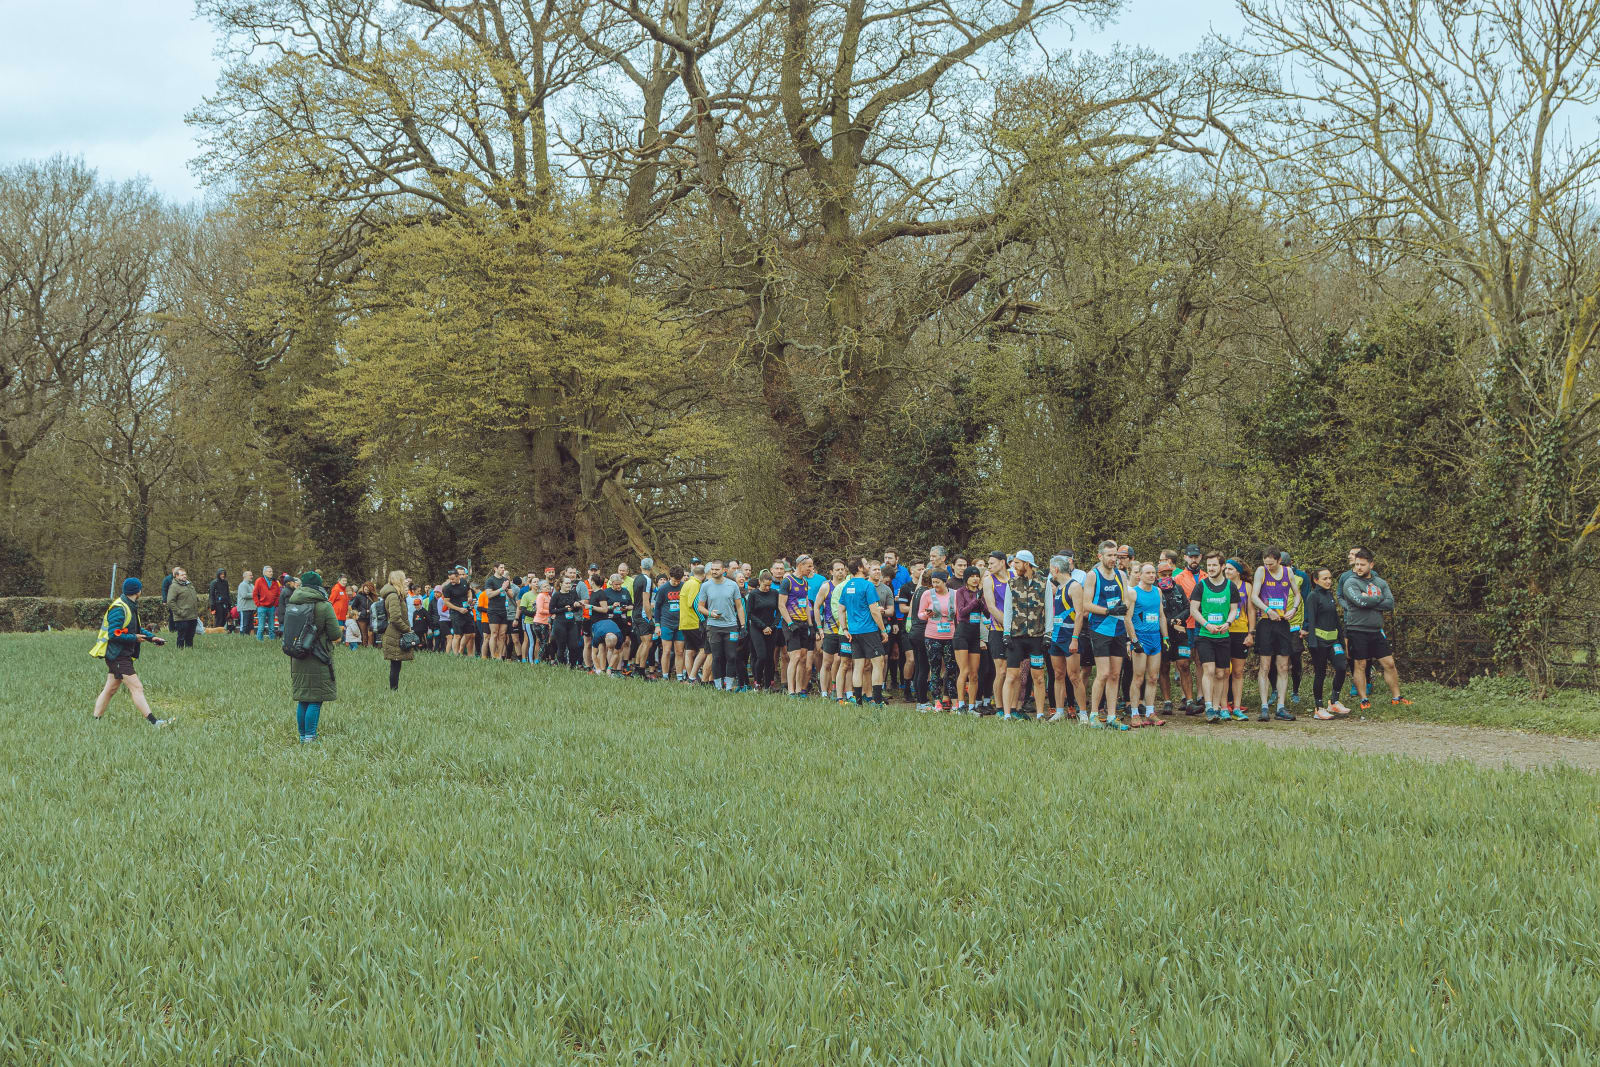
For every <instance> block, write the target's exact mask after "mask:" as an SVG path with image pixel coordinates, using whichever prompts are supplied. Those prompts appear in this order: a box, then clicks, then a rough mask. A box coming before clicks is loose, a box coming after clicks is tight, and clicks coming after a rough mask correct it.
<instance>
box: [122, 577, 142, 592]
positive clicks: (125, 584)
mask: <svg viewBox="0 0 1600 1067" xmlns="http://www.w3.org/2000/svg"><path fill="white" fill-rule="evenodd" d="M143 588H144V583H143V582H141V581H140V580H139V579H137V578H124V579H123V580H122V595H123V596H132V595H133V594H135V593H137V592H138V591H139V590H141V589H143Z"/></svg>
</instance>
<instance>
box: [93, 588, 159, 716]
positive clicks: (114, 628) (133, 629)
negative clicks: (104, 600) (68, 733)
mask: <svg viewBox="0 0 1600 1067" xmlns="http://www.w3.org/2000/svg"><path fill="white" fill-rule="evenodd" d="M143 589H144V583H142V582H140V581H139V579H137V578H125V579H123V582H122V595H121V596H119V597H118V598H117V599H115V600H113V601H112V602H111V606H110V607H108V608H106V613H105V615H104V617H103V618H101V620H100V635H99V637H98V639H97V640H96V641H95V645H94V648H93V649H92V650H91V653H90V654H91V655H98V656H99V657H101V658H102V659H104V660H105V664H106V684H105V686H104V687H103V688H102V689H101V690H100V695H99V696H97V697H95V700H94V717H95V718H96V719H100V718H103V717H104V716H105V713H106V708H107V707H109V706H110V704H111V698H112V696H114V695H115V694H116V692H117V690H118V689H126V690H127V691H128V696H129V698H131V699H132V700H133V706H134V709H135V710H137V711H138V712H139V714H140V715H142V716H144V721H145V722H147V723H149V724H150V725H151V726H170V725H171V724H172V723H173V722H175V721H176V720H175V719H158V718H156V713H155V712H153V711H151V710H150V702H149V700H147V699H146V698H145V695H144V683H143V682H142V681H140V679H139V675H138V673H137V672H136V671H135V670H134V661H135V660H137V659H138V658H139V646H140V645H142V644H145V643H147V642H148V643H149V644H152V645H164V644H166V642H165V641H164V640H162V639H161V638H159V637H157V636H156V635H155V634H153V633H151V632H150V631H149V630H146V629H144V628H143V627H142V626H140V625H139V595H140V593H141V592H143Z"/></svg>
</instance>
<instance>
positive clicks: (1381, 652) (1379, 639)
mask: <svg viewBox="0 0 1600 1067" xmlns="http://www.w3.org/2000/svg"><path fill="white" fill-rule="evenodd" d="M1338 597H1339V603H1340V605H1341V606H1343V608H1344V632H1345V636H1346V637H1347V638H1348V639H1349V642H1350V658H1351V659H1352V660H1354V661H1355V676H1356V693H1357V695H1358V696H1359V697H1360V700H1361V710H1362V711H1366V710H1368V709H1369V708H1371V707H1372V700H1371V699H1370V694H1369V692H1368V678H1367V664H1368V663H1370V662H1372V661H1373V660H1377V661H1378V666H1379V667H1381V668H1382V669H1383V680H1384V682H1385V683H1387V684H1388V686H1389V703H1390V704H1397V705H1398V704H1410V703H1411V701H1409V700H1407V699H1406V698H1405V697H1402V696H1401V695H1400V671H1399V670H1398V669H1397V668H1396V667H1395V665H1394V652H1393V650H1392V649H1391V648H1390V647H1389V638H1388V637H1387V636H1385V635H1384V632H1383V613H1384V612H1386V611H1393V610H1394V593H1393V592H1391V591H1390V589H1389V583H1388V582H1386V581H1384V580H1383V579H1382V578H1379V577H1378V576H1377V575H1376V574H1374V573H1373V572H1372V553H1371V552H1369V551H1367V550H1366V549H1364V548H1358V549H1356V553H1355V562H1354V563H1353V564H1352V565H1351V567H1350V573H1349V574H1347V575H1346V576H1345V577H1344V578H1343V579H1342V580H1341V581H1340V583H1339V589H1338Z"/></svg>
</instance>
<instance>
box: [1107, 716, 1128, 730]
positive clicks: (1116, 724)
mask: <svg viewBox="0 0 1600 1067" xmlns="http://www.w3.org/2000/svg"><path fill="white" fill-rule="evenodd" d="M1106 727H1107V728H1108V729H1111V730H1131V729H1133V727H1131V726H1129V725H1128V724H1127V723H1125V722H1123V721H1122V720H1121V719H1112V720H1111V721H1110V722H1108V723H1106Z"/></svg>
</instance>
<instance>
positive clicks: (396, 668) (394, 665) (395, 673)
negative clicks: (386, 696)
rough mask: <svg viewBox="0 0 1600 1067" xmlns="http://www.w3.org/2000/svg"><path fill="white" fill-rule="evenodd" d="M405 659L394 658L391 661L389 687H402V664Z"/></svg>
mask: <svg viewBox="0 0 1600 1067" xmlns="http://www.w3.org/2000/svg"><path fill="white" fill-rule="evenodd" d="M403 662H405V661H404V660H398V659H392V660H390V661H389V688H390V689H399V688H400V665H401V664H402V663H403Z"/></svg>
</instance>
